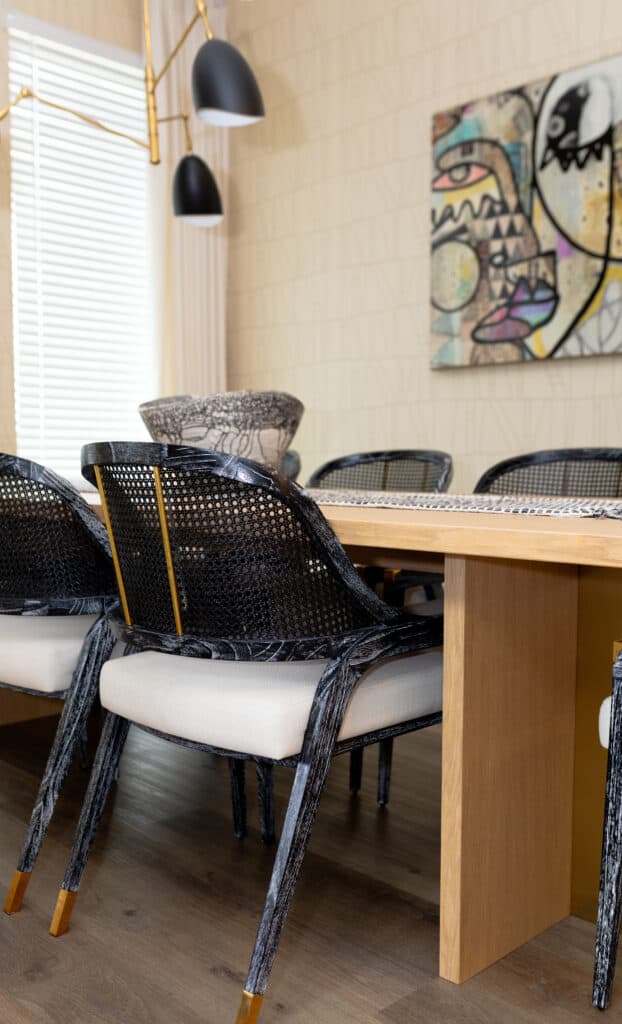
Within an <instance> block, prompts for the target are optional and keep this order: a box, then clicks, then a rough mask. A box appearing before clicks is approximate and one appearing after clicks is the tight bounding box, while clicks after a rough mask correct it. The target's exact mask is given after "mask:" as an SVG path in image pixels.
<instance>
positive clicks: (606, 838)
mask: <svg viewBox="0 0 622 1024" xmlns="http://www.w3.org/2000/svg"><path fill="white" fill-rule="evenodd" d="M598 732H599V736H600V742H601V744H602V745H603V747H606V748H608V750H609V754H608V761H607V786H606V791H605V821H604V828H603V852H602V860H601V868H600V892H599V897H598V919H597V923H596V955H595V959H594V987H593V992H592V1003H593V1004H594V1006H596V1007H598V1009H600V1010H606V1009H607V1007H608V1006H609V1001H610V999H611V990H612V987H613V979H614V974H615V967H616V954H617V950H618V937H619V933H620V916H621V911H622V652H621V653H620V654H618V657H617V658H616V661H615V663H614V666H613V688H612V695H611V696H610V697H607V699H606V700H605V701H603V703H602V705H601V709H600V715H599V721H598Z"/></svg>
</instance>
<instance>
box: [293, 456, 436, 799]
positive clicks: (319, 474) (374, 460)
mask: <svg viewBox="0 0 622 1024" xmlns="http://www.w3.org/2000/svg"><path fill="white" fill-rule="evenodd" d="M452 476H453V460H452V457H451V455H449V454H448V453H447V452H441V451H434V450H428V449H418V448H412V449H392V450H388V451H378V452H358V453H356V454H354V455H342V456H340V457H339V458H337V459H331V460H330V462H325V463H323V465H321V466H319V467H318V468H317V469H316V470H315V471H314V472H313V473H312V474H311V476H310V477H309V479H308V481H307V487H311V488H321V489H324V490H326V489H330V490H338V491H339V490H345V491H348V490H370V491H414V492H428V491H446V490H447V489H448V487H449V485H450V483H451V479H452ZM364 575H365V577H366V579H367V580H368V582H369V583H370V584H374V583H376V582H380V584H381V586H382V587H383V590H384V594H385V597H386V598H387V599H388V600H389V601H390V603H392V604H395V605H402V606H404V605H406V606H407V607H408V605H409V602H410V597H409V594H412V593H417V591H419V589H420V588H423V592H425V596H426V601H425V602H422V603H421V605H420V609H419V610H420V612H421V613H426V612H428V613H430V612H431V613H433V614H439V613H442V605H443V601H442V591H441V587H442V583H443V574H442V573H433V572H414V571H412V570H408V571H404V570H402V571H399V572H394V573H391V574H390V579H388V580H386V581H384V582H383V579H384V573H382V571H380V573H379V572H378V570H377V569H375V568H374V567H366V568H365V570H364ZM439 594H440V595H441V596H440V597H439ZM412 610H413V611H414V607H413V608H412ZM392 761H393V741H392V740H390V739H389V740H386V741H385V742H383V743H381V744H380V745H379V747H378V787H377V799H378V804H379V805H380V806H381V807H386V805H387V804H388V803H389V797H390V782H391V765H392ZM362 769H363V748H362V747H361V748H359V749H357V750H353V751H352V754H351V756H350V792H351V793H353V794H355V793H357V792H358V790H359V789H360V787H361V780H362Z"/></svg>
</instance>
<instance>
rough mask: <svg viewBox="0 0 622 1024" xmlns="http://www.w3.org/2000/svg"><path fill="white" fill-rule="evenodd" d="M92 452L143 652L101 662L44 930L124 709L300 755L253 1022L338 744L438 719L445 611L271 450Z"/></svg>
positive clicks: (96, 816) (248, 992)
mask: <svg viewBox="0 0 622 1024" xmlns="http://www.w3.org/2000/svg"><path fill="white" fill-rule="evenodd" d="M82 458H83V471H84V473H85V475H86V477H87V479H90V480H93V481H96V482H97V484H98V487H99V489H100V494H101V501H102V507H103V509H104V513H105V518H106V523H107V526H108V530H109V534H110V540H111V545H112V549H113V552H115V568H116V572H117V581H118V587H119V592H120V594H121V604H122V608H123V618H121V617H120V616H118V618H117V619H116V627H115V628H116V629H117V630H118V631H119V633H120V636H121V637H122V639H123V640H124V641H125V642H126V643H128V644H130V645H132V646H134V647H135V648H137V649H138V651H139V653H137V654H136V655H135V656H134V657H131V658H121V659H116V660H113V661H109V662H108V663H107V665H106V666H104V670H103V672H102V677H101V689H100V697H101V702H102V705H103V707H104V708H106V709H107V712H108V714H107V717H106V721H105V724H104V729H103V732H102V737H101V740H100V744H99V747H98V750H97V754H96V757H95V763H94V768H93V772H92V775H91V779H90V782H89V786H88V789H87V793H86V796H85V800H84V804H83V807H82V813H81V816H80V821H79V824H78V829H77V832H76V837H75V842H74V846H73V849H72V852H71V855H70V858H69V863H68V865H67V870H66V873H65V877H64V879H63V882H62V888H61V891H60V893H59V897H58V901H57V905H56V909H55V912H54V917H53V920H52V924H51V928H50V931H51V934H53V935H61V934H63V932H65V931H66V930H67V928H68V925H69V920H70V917H71V913H72V910H73V907H74V903H75V899H76V895H77V892H78V889H79V886H80V881H81V878H82V874H83V871H84V868H85V865H86V862H87V858H88V854H89V850H90V848H91V845H92V843H93V840H94V838H95V833H96V830H97V826H98V823H99V821H100V818H101V815H102V812H103V809H104V805H105V802H106V797H107V795H108V792H109V789H110V786H111V783H112V780H113V778H114V774H115V772H116V770H117V766H118V764H119V758H120V756H121V753H122V750H123V746H124V744H125V741H126V738H127V734H128V730H129V728H130V726H131V725H136V726H138V727H139V728H141V729H144V730H147V731H148V732H150V733H153V734H155V735H156V736H159V737H161V738H162V739H166V740H170V741H172V742H173V743H178V744H182V745H185V746H188V747H194V748H197V749H200V750H203V751H209V752H211V753H215V754H221V755H224V756H226V757H230V758H235V759H239V760H251V761H252V760H259V761H261V762H262V763H266V764H270V765H274V764H277V765H286V766H290V767H292V768H295V775H294V780H293V785H292V789H291V795H290V799H289V804H288V807H287V812H286V817H285V822H284V826H283V829H282V834H281V839H280V843H279V846H278V849H277V852H276V856H275V861H274V866H273V871H272V878H271V881H270V885H269V889H268V893H267V897H266V902H265V906H264V910H263V914H262V918H261V922H260V925H259V930H258V933H257V939H256V942H255V948H254V951H253V954H252V958H251V962H250V969H249V973H248V977H247V980H246V985H245V988H244V992H243V995H242V1002H241V1006H240V1010H239V1013H238V1016H237V1022H238V1024H242V1022H246V1024H248V1022H250V1021H256V1020H257V1019H258V1015H259V1010H260V1006H261V1001H262V998H263V994H264V992H265V989H266V986H267V984H268V979H269V976H270V971H271V968H272V964H273V961H274V957H275V955H276V951H277V947H278V943H279V938H280V934H281V930H282V928H283V925H284V922H285V918H286V916H287V912H288V909H289V905H290V901H291V898H292V895H293V892H294V887H295V884H296V880H297V878H298V875H299V872H300V869H301V866H302V861H303V856H304V852H305V848H306V845H307V842H308V839H309V835H310V832H311V828H312V826H313V822H314V819H315V815H316V812H317V808H318V803H319V800H320V796H321V793H322V789H323V787H324V783H325V781H326V777H327V773H328V770H329V766H330V763H331V759H332V757H333V755H335V754H339V753H342V752H345V751H347V750H350V749H353V748H356V747H358V746H360V745H361V744H365V743H369V742H372V741H378V740H379V739H382V738H384V737H392V736H395V735H400V734H403V733H407V732H412V731H414V730H418V729H422V728H424V727H425V726H429V725H432V724H434V723H437V722H439V721H440V720H441V701H442V695H441V689H442V680H441V671H442V669H441V655H440V653H439V652H438V651H436V650H434V648H435V647H437V646H438V644H440V642H441V631H442V625H441V620H440V619H439V618H427V619H426V618H418V617H413V616H405V615H403V614H401V613H400V612H399V611H398V610H396V609H395V608H392V607H390V606H388V605H386V604H385V603H384V602H383V601H382V600H381V599H380V598H379V597H378V596H377V595H376V594H375V593H374V592H373V591H371V590H370V589H369V588H368V587H367V586H366V584H365V583H364V581H363V580H362V579H361V578H360V576H359V574H358V572H357V571H356V569H355V567H354V566H353V564H352V563H351V562H350V560H349V558H348V557H347V555H346V553H345V552H344V550H343V548H342V547H341V545H340V543H339V541H338V540H337V538H336V537H335V535H334V533H333V532H332V530H331V529H330V527H329V525H328V523H327V522H326V520H325V519H324V517H323V516H322V514H321V512H320V510H319V508H318V507H317V505H316V504H315V503H314V502H313V501H312V500H311V499H310V498H309V497H308V496H307V495H306V494H305V492H304V491H303V490H301V488H299V487H298V486H297V485H296V484H295V483H292V482H288V481H286V480H285V478H284V477H282V476H279V475H278V474H277V473H275V472H273V471H272V470H270V469H268V468H267V467H266V466H263V465H260V464H258V463H253V462H250V461H248V460H245V459H241V458H238V457H235V456H228V455H225V454H223V453H222V452H216V451H207V450H199V449H192V448H185V447H181V446H180V447H178V446H164V445H157V444H121V443H112V444H96V445H89V446H87V447H86V448H85V449H83V455H82ZM403 655H409V657H402V656H403ZM357 684H358V685H357Z"/></svg>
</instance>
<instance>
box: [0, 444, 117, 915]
mask: <svg viewBox="0 0 622 1024" xmlns="http://www.w3.org/2000/svg"><path fill="white" fill-rule="evenodd" d="M0 533H1V537H2V540H1V542H0V688H2V689H5V690H13V691H17V692H19V693H25V694H30V695H33V696H36V697H48V698H56V699H61V700H63V701H64V704H63V710H62V714H61V716H60V721H59V723H58V727H57V729H56V735H55V737H54V741H53V744H52V748H51V750H50V753H49V756H48V760H47V764H46V767H45V771H44V773H43V778H42V780H41V784H40V786H39V791H38V793H37V797H36V799H35V803H34V807H33V809H32V814H31V817H30V822H29V825H28V828H27V830H26V835H25V838H24V841H23V845H22V850H21V853H20V856H19V860H18V863H17V869H16V871H15V873H14V875H13V879H12V881H11V885H10V888H9V892H8V895H7V898H6V902H5V904H4V910H5V912H6V913H7V914H14V913H17V911H19V909H20V907H21V905H22V901H23V898H24V894H25V892H26V888H27V886H28V883H29V881H30V876H31V874H32V871H33V869H34V866H35V862H36V859H37V856H38V854H39V850H40V848H41V844H42V842H43V839H44V837H45V833H46V830H47V827H48V825H49V823H50V820H51V818H52V814H53V812H54V808H55V805H56V801H57V798H58V795H59V792H60V789H61V786H62V783H63V779H64V777H65V775H66V773H67V771H68V769H69V766H70V764H71V762H72V759H73V757H74V754H75V752H76V750H77V749H78V747H79V744H80V741H81V738H82V737H83V736H84V735H85V731H86V724H87V721H88V717H89V713H90V711H91V708H92V706H93V702H94V701H95V698H96V695H97V688H98V683H99V673H100V669H101V666H102V665H103V663H104V661H106V659H107V658H108V656H109V655H110V653H111V650H112V647H113V643H114V639H113V636H112V633H111V631H110V628H109V626H108V622H107V618H106V612H107V611H108V610H110V609H111V608H113V607H114V605H115V604H116V601H117V597H116V583H115V578H114V571H113V566H112V560H111V556H110V545H109V543H108V537H107V535H106V531H105V529H104V527H103V526H102V524H101V523H100V522H99V520H98V519H97V517H96V516H95V514H94V513H93V512H92V510H91V509H90V508H89V507H88V505H87V504H86V502H85V501H84V500H83V498H81V497H80V495H79V494H78V492H77V491H76V490H75V488H73V487H72V486H71V484H69V483H68V482H67V481H66V480H63V479H61V478H60V477H58V476H56V474H55V473H53V472H52V471H51V470H49V469H46V468H45V467H44V466H40V465H39V464H38V463H36V462H30V461H29V460H27V459H21V458H17V457H16V456H14V455H5V454H0Z"/></svg>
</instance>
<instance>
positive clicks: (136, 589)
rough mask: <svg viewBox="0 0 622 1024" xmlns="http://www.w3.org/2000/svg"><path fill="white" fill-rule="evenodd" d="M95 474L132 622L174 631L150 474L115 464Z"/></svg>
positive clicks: (144, 469) (142, 468)
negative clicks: (99, 478) (103, 497)
mask: <svg viewBox="0 0 622 1024" xmlns="http://www.w3.org/2000/svg"><path fill="white" fill-rule="evenodd" d="M101 474H102V481H103V485H104V491H105V495H106V503H107V506H108V512H109V515H110V521H111V524H112V531H113V534H114V539H115V544H116V548H117V555H118V558H119V565H120V568H121V575H122V577H123V585H124V587H125V592H126V596H127V603H128V606H129V609H130V614H131V618H132V621H133V622H134V623H136V624H137V625H141V626H144V627H146V628H148V629H153V630H156V631H157V632H161V633H174V632H175V619H174V614H173V605H172V603H171V595H170V589H169V582H168V573H167V568H166V558H165V554H164V548H163V546H162V532H161V529H160V516H159V512H158V502H157V496H156V489H155V481H154V476H153V470H152V469H151V467H150V466H134V465H124V464H119V465H113V466H102V467H101Z"/></svg>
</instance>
